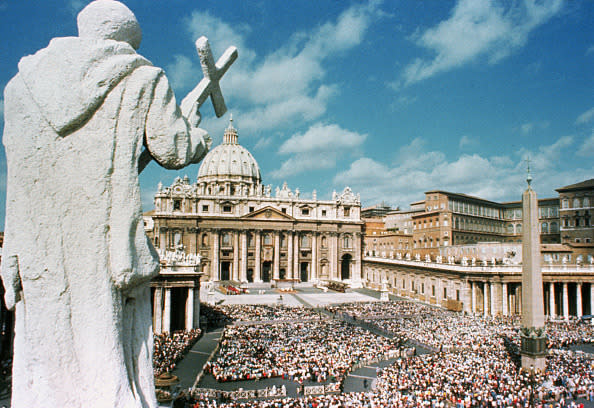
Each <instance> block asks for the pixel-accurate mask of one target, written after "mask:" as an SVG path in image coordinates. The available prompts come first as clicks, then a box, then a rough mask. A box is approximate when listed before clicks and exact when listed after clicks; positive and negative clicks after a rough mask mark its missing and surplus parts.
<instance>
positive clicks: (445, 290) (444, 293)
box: [443, 288, 448, 299]
mask: <svg viewBox="0 0 594 408" xmlns="http://www.w3.org/2000/svg"><path fill="white" fill-rule="evenodd" d="M443 298H444V299H447V298H448V288H443Z"/></svg>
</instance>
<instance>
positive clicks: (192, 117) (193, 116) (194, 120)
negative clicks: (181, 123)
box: [187, 102, 202, 128]
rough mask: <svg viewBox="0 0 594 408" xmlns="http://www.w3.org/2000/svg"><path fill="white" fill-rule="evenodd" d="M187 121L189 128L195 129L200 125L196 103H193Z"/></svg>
mask: <svg viewBox="0 0 594 408" xmlns="http://www.w3.org/2000/svg"><path fill="white" fill-rule="evenodd" d="M187 119H188V122H189V123H190V126H192V127H193V128H197V127H198V125H200V122H201V121H202V115H201V114H200V105H198V102H196V103H194V105H193V106H192V109H191V110H190V113H189V114H188V117H187Z"/></svg>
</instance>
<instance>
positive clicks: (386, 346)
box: [205, 320, 398, 383]
mask: <svg viewBox="0 0 594 408" xmlns="http://www.w3.org/2000/svg"><path fill="white" fill-rule="evenodd" d="M397 349H398V346H397V345H396V344H395V343H394V342H393V341H392V340H389V339H387V338H384V337H382V336H378V335H375V334H372V333H370V332H368V331H367V330H364V329H362V328H360V327H358V326H353V325H351V324H347V323H344V322H340V321H336V320H326V321H305V322H290V323H289V322H282V323H277V324H270V325H257V326H237V327H230V328H227V329H226V330H225V334H224V336H223V338H222V339H221V349H220V351H219V354H218V355H217V356H216V358H215V359H214V360H213V361H211V362H208V363H207V364H206V366H205V372H208V373H211V374H212V375H213V376H214V378H215V379H216V380H217V381H237V380H246V379H259V378H270V377H281V376H282V377H285V378H289V379H292V380H295V381H299V382H303V381H313V382H318V383H323V382H326V381H331V382H334V381H341V380H342V378H343V376H344V375H345V373H346V372H347V371H348V370H349V369H350V368H351V366H352V365H353V364H354V363H356V362H359V361H366V360H370V359H372V358H374V357H377V356H380V355H383V354H386V353H388V352H389V351H392V350H397Z"/></svg>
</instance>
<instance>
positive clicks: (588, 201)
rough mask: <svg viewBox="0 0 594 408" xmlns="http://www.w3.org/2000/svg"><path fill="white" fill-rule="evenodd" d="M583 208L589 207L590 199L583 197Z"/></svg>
mask: <svg viewBox="0 0 594 408" xmlns="http://www.w3.org/2000/svg"><path fill="white" fill-rule="evenodd" d="M583 205H584V207H590V199H589V198H588V197H584V204H583Z"/></svg>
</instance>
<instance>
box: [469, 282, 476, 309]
mask: <svg viewBox="0 0 594 408" xmlns="http://www.w3.org/2000/svg"><path fill="white" fill-rule="evenodd" d="M470 313H471V314H475V313H476V283H475V282H473V281H470Z"/></svg>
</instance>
